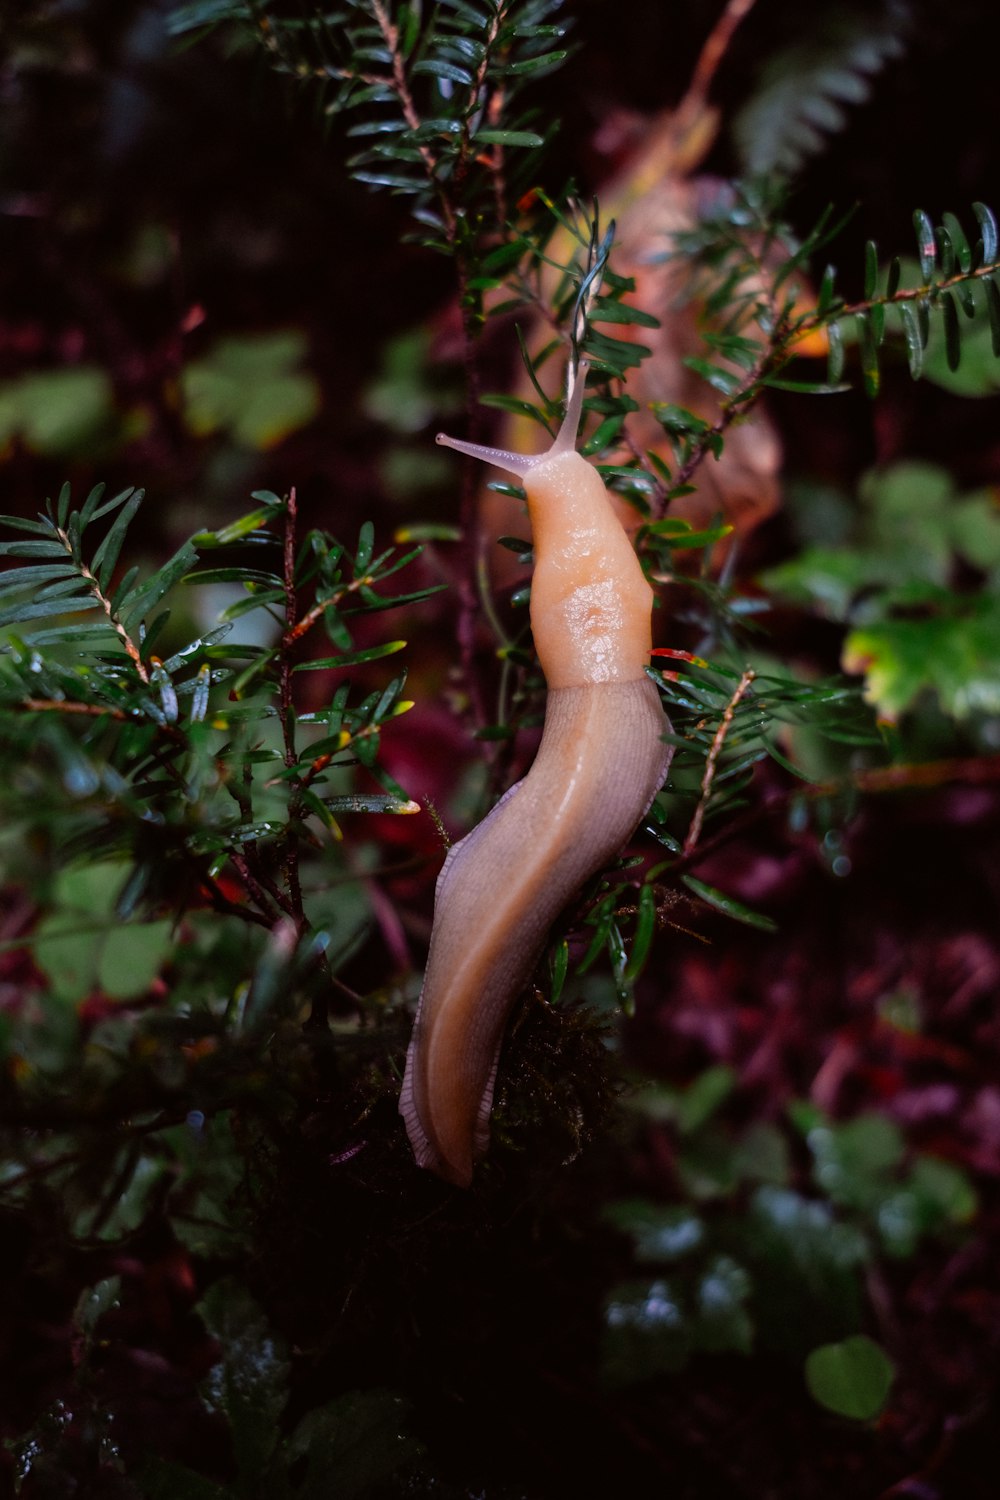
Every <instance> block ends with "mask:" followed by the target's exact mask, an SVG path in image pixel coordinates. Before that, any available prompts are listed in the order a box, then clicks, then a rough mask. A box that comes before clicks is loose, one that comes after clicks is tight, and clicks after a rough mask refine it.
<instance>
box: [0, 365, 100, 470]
mask: <svg viewBox="0 0 1000 1500" xmlns="http://www.w3.org/2000/svg"><path fill="white" fill-rule="evenodd" d="M114 421H115V405H114V393H113V390H112V386H111V380H110V378H109V376H108V374H107V372H106V371H104V370H101V369H99V368H97V367H96V366H91V365H78V366H75V367H71V368H64V369H56V370H44V371H37V372H32V373H30V374H27V375H22V376H20V378H19V379H17V380H12V381H7V382H5V383H4V384H3V385H0V446H3V445H4V444H6V443H7V442H9V441H10V440H11V438H13V437H20V438H21V439H22V441H23V442H24V444H25V445H26V447H28V448H30V449H31V450H32V451H33V452H35V453H40V454H43V455H44V456H46V457H55V458H67V457H71V456H73V455H75V454H78V453H83V452H86V451H87V450H88V449H90V448H92V447H94V446H95V445H97V444H98V443H99V442H100V441H101V440H103V439H105V438H106V437H107V436H108V435H109V433H111V432H113V430H114Z"/></svg>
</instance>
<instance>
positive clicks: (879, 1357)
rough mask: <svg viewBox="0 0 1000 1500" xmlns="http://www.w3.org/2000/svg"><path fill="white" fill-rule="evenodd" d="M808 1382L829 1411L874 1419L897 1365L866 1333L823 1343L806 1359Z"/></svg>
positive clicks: (840, 1414) (862, 1419) (821, 1403)
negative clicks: (837, 1341)
mask: <svg viewBox="0 0 1000 1500" xmlns="http://www.w3.org/2000/svg"><path fill="white" fill-rule="evenodd" d="M805 1373H806V1384H807V1385H808V1387H809V1390H810V1393H811V1394H812V1396H813V1397H814V1398H815V1399H816V1400H817V1401H818V1402H819V1403H820V1405H821V1406H825V1407H826V1408H827V1410H828V1411H833V1412H836V1413H837V1415H838V1416H841V1417H851V1418H852V1419H853V1420H854V1421H856V1422H870V1421H872V1420H874V1418H875V1417H877V1416H878V1415H879V1413H880V1412H881V1411H882V1409H883V1407H884V1406H885V1403H886V1400H887V1398H888V1395H889V1391H890V1389H891V1388H892V1382H893V1380H894V1379H895V1376H896V1370H895V1366H894V1365H893V1363H892V1360H891V1359H890V1358H889V1356H888V1355H887V1354H886V1353H885V1351H884V1350H883V1349H882V1348H881V1347H880V1346H879V1345H878V1344H876V1343H875V1341H874V1339H870V1338H868V1337H867V1335H866V1334H863V1333H858V1334H855V1335H854V1336H853V1337H852V1338H848V1339H842V1340H841V1341H840V1342H839V1343H836V1344H823V1345H822V1346H821V1347H820V1348H818V1349H814V1350H813V1351H812V1353H811V1354H810V1355H809V1357H808V1359H807V1360H806V1370H805Z"/></svg>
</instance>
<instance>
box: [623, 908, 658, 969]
mask: <svg viewBox="0 0 1000 1500" xmlns="http://www.w3.org/2000/svg"><path fill="white" fill-rule="evenodd" d="M655 934H656V891H655V889H654V888H653V886H651V885H643V886H640V887H639V912H638V915H637V917H636V921H635V936H634V937H633V939H632V951H631V953H630V954H629V959H628V963H627V965H626V967H625V973H624V979H625V981H626V983H630V982H631V981H632V980H633V979H635V978H636V977H637V976H638V975H639V974H641V973H642V969H643V966H644V964H645V962H646V959H647V958H648V957H649V950H650V947H651V946H652V942H653V938H654V936H655Z"/></svg>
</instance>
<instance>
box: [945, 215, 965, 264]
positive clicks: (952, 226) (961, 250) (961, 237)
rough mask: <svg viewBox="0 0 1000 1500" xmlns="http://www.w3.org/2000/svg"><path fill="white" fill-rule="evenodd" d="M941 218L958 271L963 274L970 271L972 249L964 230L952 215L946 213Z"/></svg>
mask: <svg viewBox="0 0 1000 1500" xmlns="http://www.w3.org/2000/svg"><path fill="white" fill-rule="evenodd" d="M941 217H942V219H943V220H944V227H945V229H946V230H947V232H948V238H949V239H950V240H951V243H952V248H953V249H954V251H955V259H956V260H957V261H958V267H959V270H960V271H962V272H963V273H965V272H967V271H971V270H972V249H971V247H970V245H969V241H968V240H967V239H966V236H965V230H964V229H963V228H962V226H961V224H960V223H959V221H958V219H956V217H955V215H954V214H952V213H948V212H947V211H946V212H945V213H943V214H942V215H941Z"/></svg>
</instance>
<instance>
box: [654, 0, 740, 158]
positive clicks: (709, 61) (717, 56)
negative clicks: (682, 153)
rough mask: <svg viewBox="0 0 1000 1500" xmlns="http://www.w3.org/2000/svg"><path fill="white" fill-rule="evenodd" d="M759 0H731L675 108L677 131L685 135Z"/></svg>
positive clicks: (675, 133)
mask: <svg viewBox="0 0 1000 1500" xmlns="http://www.w3.org/2000/svg"><path fill="white" fill-rule="evenodd" d="M754 4H755V0H729V3H728V4H727V6H726V8H725V10H724V11H723V12H722V15H721V16H720V17H719V19H718V20H717V21H716V23H715V25H714V26H713V27H712V30H711V31H710V32H709V34H708V37H707V38H706V40H705V43H704V45H703V46H702V49H701V52H700V53H699V54H698V61H697V62H696V63H695V65H694V72H693V73H692V74H691V82H690V83H689V84H688V86H687V89H686V91H685V94H684V97H683V98H682V100H681V102H680V104H679V105H678V106H677V109H676V111H675V112H674V118H673V127H674V128H673V134H674V135H676V136H678V137H683V136H684V135H685V134H686V133H687V131H688V130H689V128H690V127H691V125H692V124H693V123H694V122H695V120H697V119H698V117H699V116H700V115H701V114H702V112H703V111H704V109H705V105H706V103H707V102H708V92H709V89H710V88H711V86H712V80H713V79H714V77H715V74H716V72H717V71H718V68H719V64H720V63H721V62H722V59H723V58H724V57H725V55H726V52H727V51H728V50H729V44H730V42H731V41H732V39H733V36H734V34H735V32H736V28H737V27H738V26H739V24H740V22H741V21H742V20H743V19H744V17H745V16H746V15H747V14H748V13H749V12H750V11H751V10H752V9H753V7H754Z"/></svg>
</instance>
